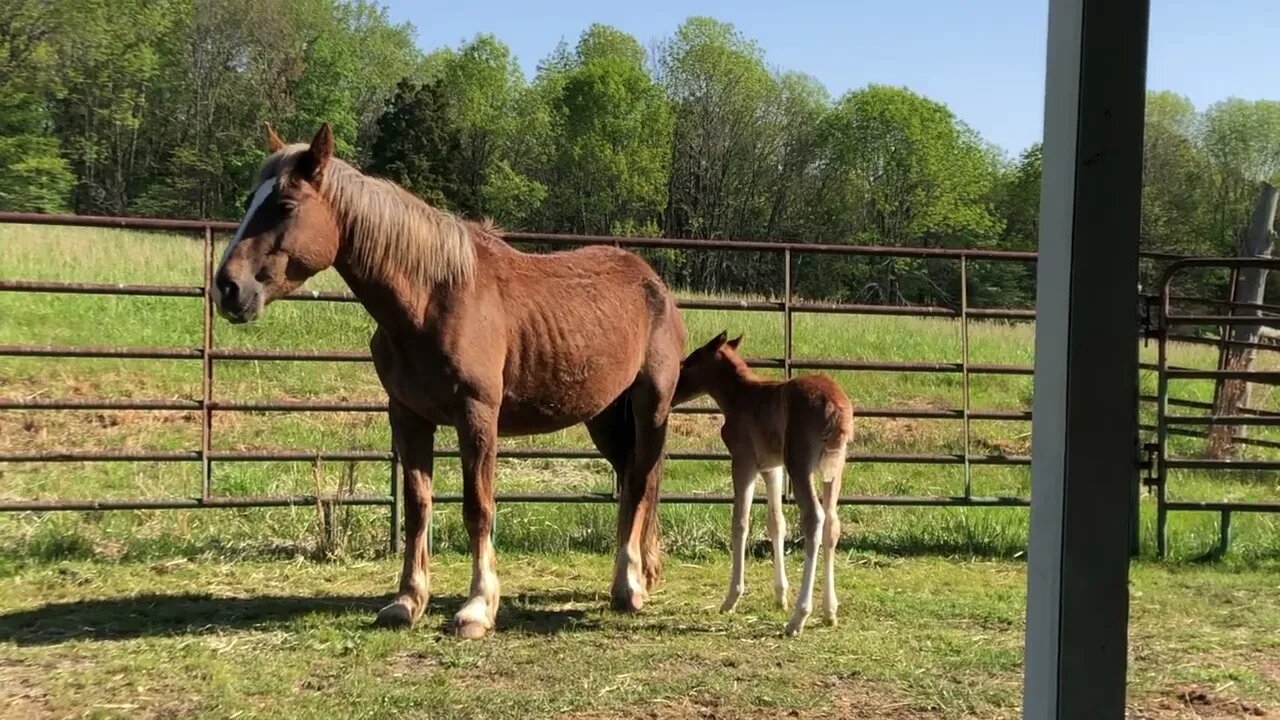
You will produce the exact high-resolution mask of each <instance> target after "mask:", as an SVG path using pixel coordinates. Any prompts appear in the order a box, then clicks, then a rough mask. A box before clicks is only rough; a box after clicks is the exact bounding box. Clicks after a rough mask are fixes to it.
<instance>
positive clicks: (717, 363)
mask: <svg viewBox="0 0 1280 720" xmlns="http://www.w3.org/2000/svg"><path fill="white" fill-rule="evenodd" d="M741 342H742V336H741V335H739V336H738V337H736V338H734V339H732V340H730V339H729V333H728V331H724V332H721V333H720V334H719V335H717V336H715V337H713V338H711V340H710V341H709V342H708V343H707V344H706V345H703V346H702V347H700V348H698V349H697V350H694V351H693V352H691V353H689V356H688V357H686V358H685V359H684V360H683V361H682V362H681V363H680V381H679V382H678V383H677V384H676V392H675V396H674V398H672V403H673V404H676V405H679V404H680V403H683V402H688V401H689V400H692V399H694V398H696V397H698V396H700V395H704V394H706V393H707V392H708V391H710V390H711V389H712V387H714V386H715V384H716V382H717V380H718V379H719V378H720V377H722V376H723V373H724V372H725V371H726V370H730V371H733V370H735V369H736V368H737V366H738V365H739V364H741V363H742V362H743V361H742V358H741V356H739V355H738V345H739V344H740V343H741Z"/></svg>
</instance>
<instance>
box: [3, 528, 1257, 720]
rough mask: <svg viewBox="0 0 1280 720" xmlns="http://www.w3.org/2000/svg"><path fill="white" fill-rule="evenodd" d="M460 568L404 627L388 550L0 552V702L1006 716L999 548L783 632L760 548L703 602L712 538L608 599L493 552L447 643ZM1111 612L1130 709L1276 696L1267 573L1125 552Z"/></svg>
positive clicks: (843, 576) (911, 566)
mask: <svg viewBox="0 0 1280 720" xmlns="http://www.w3.org/2000/svg"><path fill="white" fill-rule="evenodd" d="M468 567H469V565H468V561H467V558H465V557H463V556H459V555H455V554H445V555H442V556H439V557H437V558H435V561H434V563H433V570H434V578H433V584H434V588H435V589H436V591H437V593H438V594H437V595H436V596H435V597H434V598H433V602H432V607H431V609H430V612H429V614H428V615H427V616H425V617H424V619H423V622H422V623H421V624H420V625H419V626H418V627H417V628H415V629H414V630H411V631H408V632H395V631H383V630H376V629H373V628H372V627H371V626H370V619H371V617H372V615H373V613H374V611H375V610H376V608H377V607H378V606H379V604H380V603H381V602H383V601H384V599H385V597H384V595H383V594H384V593H385V591H386V590H387V588H388V587H389V584H390V582H391V579H392V578H393V577H394V574H395V571H396V563H395V562H394V561H391V560H384V561H377V562H345V563H339V564H327V563H310V562H304V563H281V562H260V561H250V562H239V563H227V564H218V563H204V562H187V561H181V560H179V561H171V562H164V563H155V564H144V563H126V564H121V565H104V564H102V563H94V562H68V563H61V564H56V565H47V564H35V565H31V566H29V567H26V568H22V569H10V571H9V572H8V573H6V574H5V576H3V578H2V579H0V607H3V608H5V611H4V612H3V613H0V716H3V717H14V718H19V717H22V718H39V717H67V716H73V715H74V716H77V717H95V718H117V717H118V718H159V717H210V718H214V717H216V718H224V717H272V718H321V717H332V716H333V714H334V712H335V711H336V712H338V713H339V714H340V715H341V716H342V717H351V718H365V717H369V718H373V717H376V718H394V717H433V718H434V717H458V718H468V717H476V718H480V717H495V718H507V717H519V718H542V717H580V718H587V717H590V718H602V717H619V718H620V717H633V716H636V715H643V716H646V717H649V716H656V717H676V718H693V717H712V716H714V717H752V718H766V717H777V716H779V715H783V716H785V715H786V714H788V713H790V714H791V716H792V717H795V716H801V717H865V718H908V717H910V718H986V719H995V718H1014V717H1018V707H1019V695H1020V683H1021V654H1022V630H1023V614H1024V590H1023V588H1024V583H1025V576H1024V566H1023V565H1022V564H1020V563H1015V562H1007V561H972V560H970V561H957V560H952V559H942V558H915V559H910V560H902V559H894V558H889V557H885V556H882V555H878V554H871V553H862V552H849V553H846V554H844V556H843V558H842V561H841V563H840V565H839V572H838V577H839V591H840V595H841V598H842V606H841V618H840V624H839V625H838V626H837V627H835V628H828V627H825V626H823V625H822V624H821V623H816V624H814V625H813V626H811V627H810V628H809V629H808V630H806V631H805V633H804V634H803V635H801V636H800V637H799V638H795V639H788V640H784V639H783V638H782V637H780V630H781V627H782V624H783V623H784V622H785V614H784V613H782V612H781V611H778V610H775V609H773V608H772V607H770V602H769V600H770V597H771V593H770V591H769V590H768V587H769V570H768V566H767V563H763V562H754V563H751V564H750V565H749V567H748V583H749V594H748V595H747V596H746V597H745V598H744V600H743V602H742V605H741V606H740V608H739V610H738V612H736V613H734V614H732V615H721V614H719V613H717V612H716V610H715V607H716V606H717V605H718V602H719V599H720V597H721V594H722V592H723V590H724V582H725V580H726V577H725V576H726V573H727V569H726V564H725V562H724V558H722V557H714V558H712V559H710V560H709V561H708V562H705V563H700V564H692V563H673V564H672V566H671V567H669V568H668V571H667V574H666V577H665V581H664V583H663V584H662V585H661V586H660V590H659V591H658V592H656V593H655V595H654V597H653V602H652V603H651V604H650V605H649V607H648V608H647V610H646V612H644V613H643V614H641V615H639V616H635V617H624V616H620V615H616V614H614V613H611V612H608V611H606V610H604V609H603V608H604V607H605V605H606V597H605V594H604V592H603V590H604V588H606V587H607V579H608V574H609V569H610V560H609V558H608V557H605V556H603V555H600V554H576V553H575V554H568V555H557V556H547V555H542V554H537V555H516V554H512V555H505V556H503V557H502V559H501V571H502V573H503V582H504V591H505V593H506V597H505V599H504V604H503V606H502V610H501V612H500V614H499V620H498V622H499V630H498V632H497V633H496V634H495V635H493V636H491V637H489V638H487V639H485V640H483V641H479V642H462V641H455V640H453V639H451V638H449V637H447V636H446V635H444V634H443V633H441V632H440V626H441V624H442V623H443V622H444V620H445V619H446V618H448V617H449V615H450V614H451V613H452V612H453V611H455V610H456V609H457V607H458V606H459V605H460V604H461V601H462V598H461V596H460V591H461V590H462V589H463V588H464V587H465V586H466V581H467V573H468ZM1132 615H1133V621H1132V628H1131V632H1130V637H1131V645H1132V653H1133V654H1132V658H1133V659H1132V661H1131V669H1130V680H1131V682H1130V691H1129V695H1130V703H1131V705H1132V706H1133V707H1134V708H1135V709H1142V710H1144V711H1146V712H1149V713H1151V714H1148V715H1145V717H1182V715H1178V714H1176V713H1177V712H1178V711H1186V712H1188V714H1187V715H1185V716H1186V717H1195V715H1191V714H1189V713H1190V712H1191V711H1192V710H1195V709H1197V708H1193V707H1188V706H1187V705H1186V704H1185V701H1184V700H1183V699H1182V698H1183V697H1185V696H1196V697H1198V695H1197V693H1204V694H1205V698H1206V701H1208V702H1210V703H1211V704H1212V705H1213V706H1215V707H1217V708H1220V709H1228V708H1239V707H1241V705H1240V703H1241V701H1243V702H1244V703H1247V704H1246V705H1244V706H1243V707H1254V706H1255V705H1256V706H1262V707H1268V706H1274V704H1275V703H1276V702H1277V701H1278V700H1280V688H1278V687H1277V684H1276V682H1277V679H1278V678H1280V640H1277V638H1276V635H1275V633H1274V629H1275V627H1277V624H1278V623H1280V605H1278V604H1277V601H1276V594H1275V577H1274V575H1271V574H1268V573H1263V572H1257V571H1240V572H1223V571H1221V570H1217V569H1211V568H1205V567H1199V568H1176V567H1159V566H1146V565H1140V566H1138V567H1137V568H1135V570H1134V573H1133V609H1132ZM1199 709H1200V710H1202V711H1203V710H1204V709H1205V708H1204V707H1203V706H1199ZM1210 709H1212V708H1210ZM1229 716H1231V717H1234V716H1235V715H1225V714H1224V715H1222V716H1221V717H1229ZM1215 717H1218V716H1216V715H1215Z"/></svg>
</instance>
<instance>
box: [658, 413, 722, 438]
mask: <svg viewBox="0 0 1280 720" xmlns="http://www.w3.org/2000/svg"><path fill="white" fill-rule="evenodd" d="M723 422H724V421H723V420H722V419H721V418H720V416H719V415H684V414H674V413H673V414H672V415H671V429H670V431H669V433H668V434H669V435H674V436H677V437H681V438H689V439H691V440H694V439H696V440H706V441H714V442H715V444H716V445H718V444H719V443H720V425H721V424H722V423H723ZM702 444H703V445H705V444H706V443H702Z"/></svg>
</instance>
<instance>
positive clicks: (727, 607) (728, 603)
mask: <svg viewBox="0 0 1280 720" xmlns="http://www.w3.org/2000/svg"><path fill="white" fill-rule="evenodd" d="M737 606H738V598H725V599H724V602H722V603H720V612H722V613H731V612H733V609H734V608H735V607H737Z"/></svg>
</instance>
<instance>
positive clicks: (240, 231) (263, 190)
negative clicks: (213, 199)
mask: <svg viewBox="0 0 1280 720" xmlns="http://www.w3.org/2000/svg"><path fill="white" fill-rule="evenodd" d="M273 190H275V176H271V177H269V178H266V179H265V181H262V183H261V184H259V186H257V190H255V191H253V199H252V200H250V204H248V210H246V211H244V219H242V220H241V225H239V227H238V228H236V234H234V236H233V237H232V241H230V242H228V243H227V250H224V251H223V259H221V260H220V261H219V263H218V269H219V270H221V268H223V265H225V264H227V259H228V258H230V256H232V251H233V250H236V246H237V245H238V243H239V241H241V238H242V237H244V228H247V227H248V223H250V220H252V219H253V213H257V209H259V208H261V206H262V202H266V199H268V197H269V196H270V195H271V191H273ZM211 291H212V293H214V302H218V301H219V300H221V292H220V291H219V290H218V283H214V287H212V288H211Z"/></svg>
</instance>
